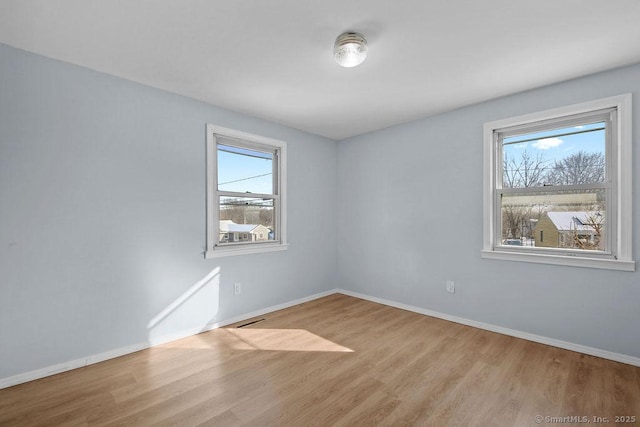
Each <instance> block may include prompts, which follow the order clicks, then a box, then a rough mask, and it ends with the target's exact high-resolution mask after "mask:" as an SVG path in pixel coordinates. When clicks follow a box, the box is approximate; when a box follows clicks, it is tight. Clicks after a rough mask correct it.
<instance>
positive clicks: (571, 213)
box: [500, 189, 606, 251]
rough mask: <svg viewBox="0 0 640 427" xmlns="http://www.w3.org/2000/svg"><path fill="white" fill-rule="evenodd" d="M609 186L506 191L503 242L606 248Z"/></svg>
mask: <svg viewBox="0 0 640 427" xmlns="http://www.w3.org/2000/svg"><path fill="white" fill-rule="evenodd" d="M604 208H605V190H602V189H599V190H581V191H579V190H575V191H561V192H544V191H541V192H535V193H526V194H525V193H513V194H503V195H502V198H501V213H502V223H501V225H502V226H501V228H502V239H501V242H500V243H501V244H502V245H506V246H510V245H516V246H535V247H546V248H566V249H586V250H596V251H604V250H605V249H606V247H605V246H606V245H605V234H604V233H605V231H606V228H605V225H606V224H605V211H604Z"/></svg>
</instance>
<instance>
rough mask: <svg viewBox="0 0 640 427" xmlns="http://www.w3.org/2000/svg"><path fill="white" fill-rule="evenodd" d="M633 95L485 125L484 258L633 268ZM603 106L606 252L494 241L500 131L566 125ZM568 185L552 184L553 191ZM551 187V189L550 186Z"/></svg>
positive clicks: (498, 214) (498, 213)
mask: <svg viewBox="0 0 640 427" xmlns="http://www.w3.org/2000/svg"><path fill="white" fill-rule="evenodd" d="M631 107H632V98H631V94H630V93H629V94H623V95H618V96H612V97H609V98H604V99H598V100H595V101H589V102H584V103H580V104H574V105H569V106H565V107H560V108H554V109H550V110H545V111H541V112H536V113H531V114H525V115H522V116H517V117H511V118H506V119H502V120H496V121H492V122H487V123H485V124H484V153H483V154H484V180H483V205H484V206H483V248H482V250H481V256H482V257H483V258H491V259H500V260H510V261H525V262H533V263H544V264H555V265H567V266H577V267H591V268H603V269H612V270H623V271H635V261H634V260H633V258H632V239H633V233H632V220H633V217H632V194H633V193H632V156H631V150H632V139H631V121H632V112H631ZM605 110H613V111H615V120H613V121H612V122H611V126H610V135H608V139H609V142H607V144H606V147H605V150H606V161H607V164H606V171H607V172H606V174H607V176H606V178H605V181H606V182H605V183H604V186H606V187H607V189H606V190H605V191H607V200H606V210H605V215H608V218H607V228H608V229H609V231H608V233H607V236H605V238H607V239H608V246H607V248H608V250H610V252H607V253H602V252H592V251H584V250H583V251H581V250H568V249H554V248H530V247H527V248H524V249H523V247H518V246H510V247H506V246H505V245H501V244H499V242H500V241H501V240H500V239H501V238H502V235H501V229H500V227H499V224H500V219H501V218H500V217H501V214H502V213H501V210H500V209H499V207H498V203H499V202H500V194H502V193H503V189H502V188H500V186H501V175H499V174H501V173H502V157H501V155H502V147H501V146H500V145H499V144H500V141H501V140H500V138H499V137H498V135H499V134H502V135H503V136H504V135H508V134H509V132H514V131H515V130H516V129H525V130H526V131H529V129H536V130H537V131H540V130H541V129H540V127H537V126H538V125H541V127H542V128H547V127H548V128H551V126H552V125H553V124H558V123H560V124H563V123H571V120H573V119H574V118H576V117H580V116H594V117H596V116H597V114H601V113H602V112H603V111H605ZM563 188H564V189H565V190H566V189H571V188H573V187H572V186H562V188H558V187H555V186H554V189H555V190H556V191H560V190H562V189H563ZM549 190H550V191H551V189H549Z"/></svg>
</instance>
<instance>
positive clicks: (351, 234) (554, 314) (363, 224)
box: [336, 66, 640, 357]
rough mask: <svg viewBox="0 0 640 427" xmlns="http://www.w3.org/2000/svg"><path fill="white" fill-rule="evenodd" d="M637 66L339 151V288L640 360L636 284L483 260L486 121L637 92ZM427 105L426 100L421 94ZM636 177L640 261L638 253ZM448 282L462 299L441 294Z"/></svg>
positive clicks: (595, 273)
mask: <svg viewBox="0 0 640 427" xmlns="http://www.w3.org/2000/svg"><path fill="white" fill-rule="evenodd" d="M639 83H640V66H633V67H627V68H623V69H618V70H614V71H611V72H606V73H602V74H598V75H593V76H590V77H587V78H582V79H578V80H573V81H569V82H565V83H562V84H558V85H554V86H550V87H545V88H541V89H538V90H534V91H530V92H526V93H521V94H517V95H514V96H510V97H505V98H500V99H497V100H493V101H490V102H486V103H482V104H478V105H473V106H469V107H466V108H462V109H459V110H456V111H453V112H450V113H446V114H442V115H439V116H434V117H431V118H427V119H424V120H420V121H416V122H412V123H408V124H405V125H400V126H395V127H392V128H388V129H385V130H382V131H378V132H373V133H370V134H366V135H362V136H359V137H354V138H351V139H348V140H345V141H342V142H341V143H340V144H339V147H338V182H339V183H340V187H339V191H338V209H339V215H338V218H337V221H336V222H337V224H338V226H339V227H338V231H339V235H340V244H339V245H338V277H339V280H340V283H339V286H341V287H345V288H348V289H350V290H352V291H356V292H361V293H363V294H367V295H370V296H373V297H378V298H385V299H389V300H392V301H395V302H400V303H404V304H409V305H413V306H417V307H420V308H423V309H428V310H433V311H437V312H441V313H445V314H449V315H455V316H459V317H462V318H466V319H471V320H475V321H480V322H485V323H489V324H493V325H496V326H502V327H506V328H511V329H515V330H518V331H522V332H527V333H532V334H537V335H542V336H545V337H548V338H555V339H559V340H564V341H568V342H571V343H575V344H581V345H585V346H590V347H595V348H598V349H603V350H608V351H611V352H616V353H622V354H626V355H629V356H635V357H640V305H639V302H640V273H639V272H637V271H636V272H632V273H630V272H617V271H606V270H596V269H590V268H576V267H560V266H549V265H542V264H528V263H518V262H506V261H497V260H488V259H482V258H481V257H480V249H481V248H482V213H483V211H482V176H483V175H482V174H483V164H482V147H483V140H482V137H483V135H482V127H483V124H484V123H485V122H487V121H492V120H497V119H503V118H507V117H512V116H516V115H520V114H525V113H532V112H537V111H542V110H545V109H549V108H554V107H561V106H565V105H570V104H574V103H578V102H583V101H590V100H594V99H598V98H604V97H608V96H613V95H618V94H622V93H627V92H632V93H633V96H634V99H633V105H634V114H633V118H634V124H633V135H634V147H633V149H634V153H633V156H634V162H633V163H634V166H637V165H638V164H640V162H639V160H640V147H639V146H638V143H637V141H638V138H639V137H640V104H638V101H639V100H640V84H639ZM424 96H427V97H428V96H429V94H428V93H425V94H424ZM638 173H639V170H638V168H637V167H635V170H634V184H636V185H635V187H634V223H633V227H634V230H633V242H634V248H635V252H634V257H635V258H636V259H637V253H638V249H639V248H640V240H639V238H638V236H639V235H640V234H639V230H638V229H639V228H640V227H639V226H640V224H639V222H638V214H639V213H640V205H639V201H640V185H637V183H638ZM447 279H450V280H454V281H455V283H456V293H455V294H448V293H447V292H446V290H445V282H446V280H447Z"/></svg>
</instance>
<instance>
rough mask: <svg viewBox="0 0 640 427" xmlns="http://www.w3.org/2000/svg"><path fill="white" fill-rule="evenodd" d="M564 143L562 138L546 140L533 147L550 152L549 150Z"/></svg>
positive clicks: (538, 141)
mask: <svg viewBox="0 0 640 427" xmlns="http://www.w3.org/2000/svg"><path fill="white" fill-rule="evenodd" d="M563 142H564V141H563V140H561V139H560V138H545V139H539V140H537V141H536V142H534V143H533V144H532V145H533V146H534V147H536V148H538V149H540V150H548V149H549V148H554V147H557V146H558V145H560V144H562V143H563Z"/></svg>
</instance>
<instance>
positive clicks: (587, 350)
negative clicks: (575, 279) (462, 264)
mask: <svg viewBox="0 0 640 427" xmlns="http://www.w3.org/2000/svg"><path fill="white" fill-rule="evenodd" d="M336 293H340V294H344V295H349V296H352V297H356V298H360V299H364V300H367V301H371V302H376V303H378V304H384V305H388V306H390V307H396V308H400V309H403V310H407V311H412V312H414V313H419V314H424V315H426V316H431V317H437V318H439V319H443V320H449V321H451V322H456V323H460V324H462V325H467V326H472V327H474V328H479V329H484V330H487V331H491V332H497V333H499V334H503V335H509V336H512V337H516V338H522V339H525V340H529V341H534V342H538V343H541V344H546V345H550V346H553V347H558V348H563V349H565V350H571V351H576V352H579V353H584V354H588V355H591V356H596V357H601V358H603V359H609V360H613V361H616V362H621V363H626V364H628V365H633V366H639V367H640V358H638V357H633V356H628V355H625V354H619V353H613V352H611V351H606V350H601V349H598V348H593V347H588V346H584V345H580V344H574V343H570V342H567V341H561V340H556V339H553V338H548V337H543V336H541V335H535V334H530V333H527V332H522V331H517V330H515V329H509V328H504V327H502V326H496V325H491V324H489V323H483V322H478V321H475V320H470V319H465V318H463V317H458V316H452V315H449V314H444V313H439V312H437V311H432V310H427V309H425V308H421V307H415V306H412V305H408V304H403V303H399V302H395V301H391V300H387V299H384V298H377V297H372V296H369V295H365V294H361V293H358V292H352V291H348V290H345V289H332V290H329V291H325V292H321V293H318V294H314V295H310V296H308V297H304V298H299V299H296V300H292V301H288V302H285V303H282V304H278V305H274V306H271V307H266V308H263V309H260V310H256V311H252V312H250V313H245V314H242V315H239V316H235V317H232V318H230V319H225V320H222V321H219V322H215V323H209V324H207V325H205V326H204V327H203V328H192V329H188V330H183V331H180V332H176V333H173V334H170V335H164V336H161V337H157V338H153V339H150V340H148V341H145V342H142V343H138V344H133V345H130V346H126V347H121V348H118V349H114V350H110V351H106V352H104V353H99V354H94V355H91V356H87V357H83V358H80V359H75V360H71V361H68V362H64V363H59V364H57V365H53V366H48V367H45V368H42V369H36V370H34V371H29V372H25V373H23V374H18V375H14V376H11V377H7V378H1V379H0V389H3V388H6V387H11V386H14V385H17V384H22V383H26V382H29V381H33V380H37V379H40V378H44V377H48V376H51V375H55V374H58V373H61V372H65V371H70V370H72V369H76V368H81V367H83V366H87V365H92V364H94V363H99V362H103V361H105V360H109V359H114V358H116V357H120V356H124V355H126V354H130V353H135V352H136V351H140V350H144V349H147V348H150V347H154V346H157V345H160V344H165V343H168V342H171V341H176V340H179V339H182V338H186V337H189V336H192V335H196V334H199V333H201V332H205V331H209V330H212V329H217V328H221V327H224V326H227V325H230V324H233V323H237V322H240V321H242V320H245V319H250V318H253V317H257V316H262V315H264V314H267V313H271V312H273V311H277V310H282V309H285V308H288V307H292V306H294V305H298V304H302V303H305V302H309V301H313V300H316V299H318V298H323V297H325V296H328V295H332V294H336Z"/></svg>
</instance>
